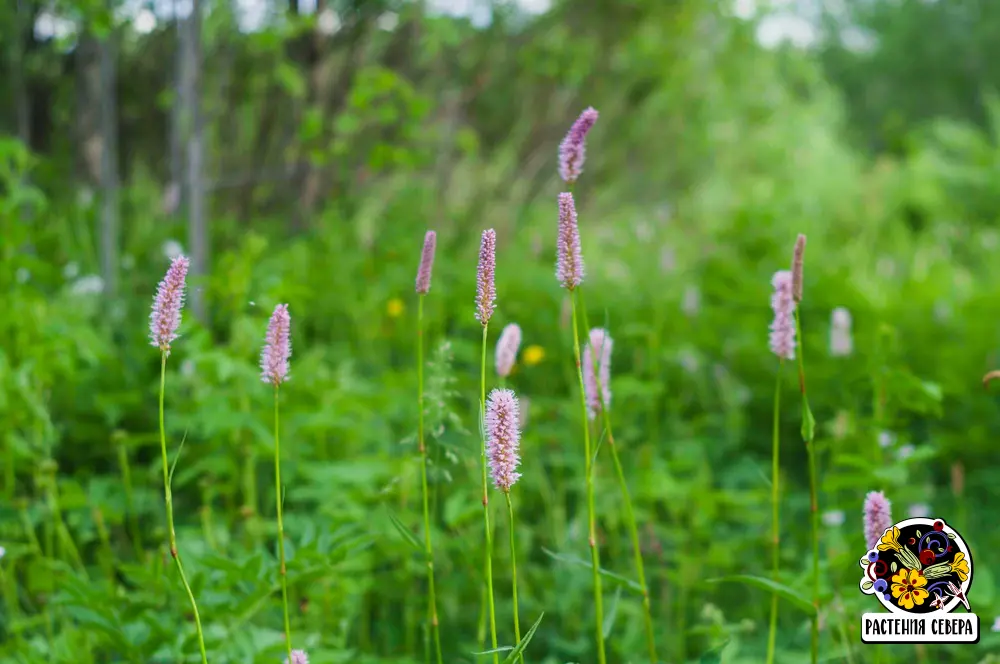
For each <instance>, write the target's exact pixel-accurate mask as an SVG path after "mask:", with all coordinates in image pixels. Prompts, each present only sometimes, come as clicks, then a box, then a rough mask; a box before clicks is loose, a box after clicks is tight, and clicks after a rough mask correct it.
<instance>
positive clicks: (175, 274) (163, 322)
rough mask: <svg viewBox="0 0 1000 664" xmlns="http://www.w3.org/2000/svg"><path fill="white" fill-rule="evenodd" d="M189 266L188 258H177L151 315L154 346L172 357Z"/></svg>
mask: <svg viewBox="0 0 1000 664" xmlns="http://www.w3.org/2000/svg"><path fill="white" fill-rule="evenodd" d="M189 264H190V262H189V261H188V259H187V257H186V256H178V257H177V258H175V259H174V260H173V261H172V262H171V263H170V268H169V269H167V274H166V275H165V276H164V277H163V281H161V282H160V285H159V286H158V287H157V289H156V297H154V298H153V310H152V312H151V313H150V314H149V338H150V341H151V342H152V345H153V346H155V347H157V348H159V349H160V350H161V351H162V352H163V353H164V354H166V355H170V342H171V341H173V340H174V339H176V338H177V328H179V327H180V325H181V309H182V308H183V306H184V283H185V279H186V278H187V271H188V265H189Z"/></svg>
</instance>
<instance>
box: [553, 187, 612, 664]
mask: <svg viewBox="0 0 1000 664" xmlns="http://www.w3.org/2000/svg"><path fill="white" fill-rule="evenodd" d="M556 251H557V254H556V278H557V279H558V280H559V282H560V284H562V287H563V288H565V289H566V290H568V291H569V292H570V298H571V302H572V325H573V357H574V360H575V362H576V375H577V380H578V382H579V387H580V414H581V416H582V417H581V419H582V421H583V454H584V474H585V479H586V486H587V543H588V545H589V546H590V559H591V564H592V574H593V580H594V620H595V623H594V637H595V640H596V641H597V661H598V663H599V664H605V662H606V661H607V655H606V654H605V652H604V601H603V593H602V591H601V573H600V569H601V554H600V550H599V549H598V547H597V533H596V530H597V528H596V523H595V522H596V515H595V509H594V472H593V468H592V463H591V450H590V417H589V412H588V408H587V388H586V385H585V384H584V379H583V361H582V359H581V352H580V324H579V303H578V291H579V286H580V284H581V283H582V282H583V277H584V266H583V253H582V251H581V248H580V229H579V226H578V225H577V218H576V206H575V204H574V202H573V195H572V194H570V193H562V194H559V237H558V242H557V246H556Z"/></svg>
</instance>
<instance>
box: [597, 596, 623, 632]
mask: <svg viewBox="0 0 1000 664" xmlns="http://www.w3.org/2000/svg"><path fill="white" fill-rule="evenodd" d="M621 598H622V587H621V586H618V587H617V588H615V598H614V599H613V600H612V601H611V608H610V609H609V610H608V613H607V615H606V616H604V624H603V625H602V626H601V631H602V632H604V640H605V641H607V640H608V637H609V636H611V628H612V627H614V626H615V617H616V616H617V615H618V600H620V599H621Z"/></svg>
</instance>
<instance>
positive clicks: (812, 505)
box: [795, 307, 819, 664]
mask: <svg viewBox="0 0 1000 664" xmlns="http://www.w3.org/2000/svg"><path fill="white" fill-rule="evenodd" d="M795 335H796V338H797V339H798V340H799V353H798V355H799V391H800V392H801V393H802V414H803V417H809V418H811V417H812V415H811V412H810V410H809V399H808V398H807V396H806V367H805V358H804V357H803V356H804V355H805V352H804V346H805V344H804V343H803V339H802V325H801V323H800V321H799V309H798V307H796V308H795ZM813 430H814V427H812V426H809V427H808V429H807V428H805V427H803V433H804V434H805V433H806V431H808V438H809V439H808V440H806V441H805V443H806V454H807V455H808V457H809V517H810V521H811V522H812V596H813V607H814V608H815V609H816V613H815V615H813V617H812V628H811V630H810V632H811V639H810V644H811V648H810V653H811V661H812V664H817V662H818V661H819V501H818V498H817V490H816V480H817V477H816V445H815V436H814V433H813ZM803 437H805V436H803Z"/></svg>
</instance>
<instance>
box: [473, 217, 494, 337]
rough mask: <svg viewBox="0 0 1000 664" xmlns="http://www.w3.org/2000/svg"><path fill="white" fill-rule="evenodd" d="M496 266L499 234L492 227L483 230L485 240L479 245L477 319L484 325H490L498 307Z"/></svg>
mask: <svg viewBox="0 0 1000 664" xmlns="http://www.w3.org/2000/svg"><path fill="white" fill-rule="evenodd" d="M496 267H497V234H496V231H494V230H493V229H492V228H490V229H489V230H485V231H483V240H482V243H481V244H480V245H479V268H478V270H477V271H476V320H478V321H479V322H480V323H482V324H483V327H486V326H487V325H489V322H490V317H491V316H493V310H494V309H495V308H496V299H497V287H496V281H495V279H496V277H495V273H496Z"/></svg>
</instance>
